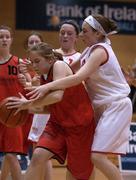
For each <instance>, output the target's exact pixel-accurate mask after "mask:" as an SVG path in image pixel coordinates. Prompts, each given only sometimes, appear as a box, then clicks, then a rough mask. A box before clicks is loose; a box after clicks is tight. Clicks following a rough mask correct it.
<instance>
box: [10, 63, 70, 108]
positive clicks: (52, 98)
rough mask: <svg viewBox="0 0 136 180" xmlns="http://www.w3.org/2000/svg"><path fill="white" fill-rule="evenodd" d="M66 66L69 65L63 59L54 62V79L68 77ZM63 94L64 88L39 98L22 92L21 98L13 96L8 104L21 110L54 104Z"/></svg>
mask: <svg viewBox="0 0 136 180" xmlns="http://www.w3.org/2000/svg"><path fill="white" fill-rule="evenodd" d="M66 66H67V65H66V64H65V63H64V62H63V61H57V62H56V63H55V64H54V68H53V80H57V79H60V78H63V77H66V76H67V75H68V73H67V68H66ZM67 67H68V66H67ZM63 94H64V90H56V91H53V92H50V93H48V94H47V95H46V96H44V97H43V98H41V99H38V100H28V99H26V98H25V97H24V96H23V95H22V94H20V96H21V98H20V99H19V98H18V99H17V98H15V99H14V98H12V99H11V100H9V102H8V103H7V106H8V109H12V108H19V110H22V109H31V108H37V107H43V106H48V105H50V104H54V103H57V102H59V101H61V100H62V98H63ZM19 110H18V111H19Z"/></svg>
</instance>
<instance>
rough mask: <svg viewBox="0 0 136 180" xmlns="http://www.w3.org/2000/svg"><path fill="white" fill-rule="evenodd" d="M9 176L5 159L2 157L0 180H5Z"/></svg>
mask: <svg viewBox="0 0 136 180" xmlns="http://www.w3.org/2000/svg"><path fill="white" fill-rule="evenodd" d="M9 175H10V169H9V165H8V162H7V159H6V158H5V157H4V158H3V161H2V164H1V178H0V180H5V179H7V178H8V177H9Z"/></svg>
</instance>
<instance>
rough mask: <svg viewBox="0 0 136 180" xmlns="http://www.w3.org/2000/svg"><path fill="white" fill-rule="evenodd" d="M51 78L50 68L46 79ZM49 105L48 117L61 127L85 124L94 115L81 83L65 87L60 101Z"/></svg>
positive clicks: (49, 80) (89, 121)
mask: <svg viewBox="0 0 136 180" xmlns="http://www.w3.org/2000/svg"><path fill="white" fill-rule="evenodd" d="M52 80H53V73H52V69H51V70H50V73H49V74H48V77H47V81H48V82H51V81H52ZM43 81H44V80H43ZM49 107H50V114H51V116H50V119H51V120H52V121H54V122H55V123H57V124H59V125H61V126H63V127H75V126H86V125H88V124H90V123H91V121H92V119H93V117H94V111H93V108H92V105H91V102H90V99H89V96H88V94H87V92H86V90H85V87H84V85H83V84H82V83H81V84H79V85H77V86H73V87H70V88H67V89H65V92H64V95H63V99H62V101H61V102H58V103H55V104H52V105H50V106H49Z"/></svg>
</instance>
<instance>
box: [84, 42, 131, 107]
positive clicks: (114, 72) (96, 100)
mask: <svg viewBox="0 0 136 180" xmlns="http://www.w3.org/2000/svg"><path fill="white" fill-rule="evenodd" d="M95 46H102V47H104V49H105V50H106V51H107V54H108V61H107V62H106V63H105V64H103V65H101V66H100V67H99V69H98V70H97V71H96V72H94V73H93V74H91V75H90V77H89V78H87V80H86V82H85V83H86V87H87V90H88V94H89V97H90V98H91V100H92V101H93V104H94V106H96V107H98V106H101V105H102V104H107V103H108V102H111V101H114V100H118V99H121V98H124V97H127V96H128V94H129V93H130V88H129V85H128V84H127V82H126V79H125V77H124V75H123V73H122V71H121V68H120V65H119V63H118V60H117V58H116V56H115V54H114V52H113V50H112V48H111V46H110V45H109V44H107V43H98V44H95V45H93V46H92V47H89V48H86V49H85V51H84V52H83V53H82V54H84V55H83V56H82V55H81V65H83V64H84V63H85V62H86V61H87V59H88V57H89V55H90V53H91V51H92V49H93V48H94V47H95Z"/></svg>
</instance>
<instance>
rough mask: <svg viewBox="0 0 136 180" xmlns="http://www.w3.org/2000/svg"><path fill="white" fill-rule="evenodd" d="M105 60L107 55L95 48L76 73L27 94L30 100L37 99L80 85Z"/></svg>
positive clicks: (101, 49)
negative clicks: (53, 91)
mask: <svg viewBox="0 0 136 180" xmlns="http://www.w3.org/2000/svg"><path fill="white" fill-rule="evenodd" d="M106 60H107V53H106V51H105V50H104V49H103V48H96V49H95V50H94V51H93V53H91V55H90V56H89V57H88V60H87V62H86V63H85V64H84V66H82V67H81V68H80V69H79V71H77V73H75V74H73V75H70V76H68V77H65V78H62V79H57V80H56V81H53V82H51V83H48V84H46V85H42V86H39V87H38V88H36V89H35V90H33V91H32V92H30V93H28V95H29V96H30V98H32V99H39V98H41V97H43V96H44V95H45V94H46V93H47V92H49V91H51V90H57V89H65V88H68V87H71V86H75V85H78V84H80V83H81V82H82V81H84V80H86V79H87V78H88V77H89V76H90V75H91V74H92V73H93V72H95V71H96V70H97V69H99V67H100V66H101V64H103V63H105V61H106Z"/></svg>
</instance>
